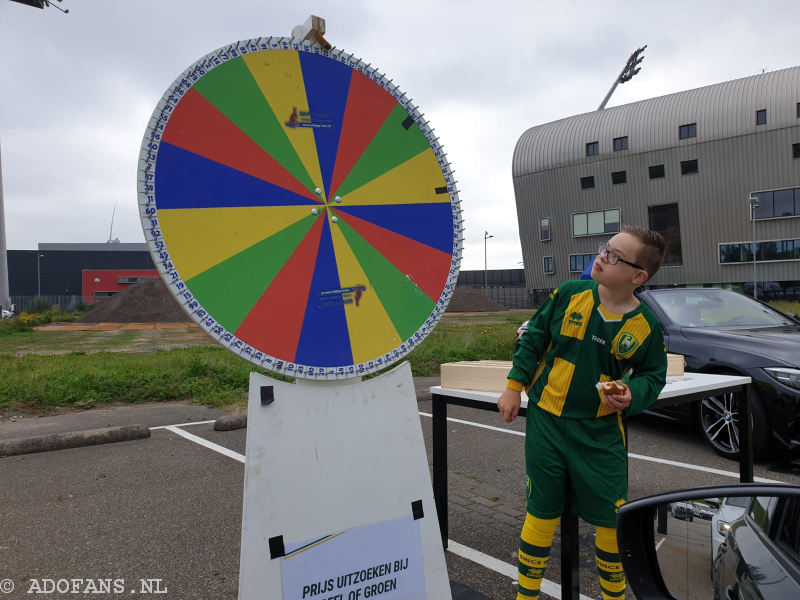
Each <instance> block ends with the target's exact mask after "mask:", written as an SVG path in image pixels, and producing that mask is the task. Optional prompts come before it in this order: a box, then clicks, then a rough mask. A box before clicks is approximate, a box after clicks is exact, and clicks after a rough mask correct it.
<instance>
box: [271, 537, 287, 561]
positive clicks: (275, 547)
mask: <svg viewBox="0 0 800 600" xmlns="http://www.w3.org/2000/svg"><path fill="white" fill-rule="evenodd" d="M285 555H286V549H285V548H284V547H283V536H282V535H276V536H275V537H271V538H269V557H270V558H280V557H281V556H285Z"/></svg>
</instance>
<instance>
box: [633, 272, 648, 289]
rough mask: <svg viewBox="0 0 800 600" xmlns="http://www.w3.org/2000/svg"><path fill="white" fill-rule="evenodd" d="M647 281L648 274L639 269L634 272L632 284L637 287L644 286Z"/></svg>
mask: <svg viewBox="0 0 800 600" xmlns="http://www.w3.org/2000/svg"><path fill="white" fill-rule="evenodd" d="M648 279H650V274H649V273H648V272H647V271H645V270H644V269H639V270H638V271H636V275H634V276H633V283H635V284H636V285H637V286H639V285H644V282H645V281H647V280H648Z"/></svg>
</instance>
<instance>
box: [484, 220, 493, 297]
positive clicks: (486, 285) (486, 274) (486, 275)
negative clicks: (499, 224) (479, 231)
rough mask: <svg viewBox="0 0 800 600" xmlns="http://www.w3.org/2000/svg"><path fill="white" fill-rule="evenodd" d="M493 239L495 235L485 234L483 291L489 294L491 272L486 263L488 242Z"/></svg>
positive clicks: (485, 232)
mask: <svg viewBox="0 0 800 600" xmlns="http://www.w3.org/2000/svg"><path fill="white" fill-rule="evenodd" d="M493 237H494V236H493V235H489V232H488V231H484V232H483V289H484V290H485V293H488V291H489V270H488V268H487V262H486V240H488V239H489V238H493Z"/></svg>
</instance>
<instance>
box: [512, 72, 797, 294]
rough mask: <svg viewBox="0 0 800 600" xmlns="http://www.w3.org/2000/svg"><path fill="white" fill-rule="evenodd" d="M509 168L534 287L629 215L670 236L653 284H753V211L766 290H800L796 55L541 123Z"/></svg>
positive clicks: (554, 278)
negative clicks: (782, 63)
mask: <svg viewBox="0 0 800 600" xmlns="http://www.w3.org/2000/svg"><path fill="white" fill-rule="evenodd" d="M512 172H513V178H514V191H515V196H516V203H517V216H518V219H519V232H520V241H521V245H522V255H523V259H524V264H525V279H526V282H527V287H528V290H529V291H530V292H531V293H535V292H537V291H538V292H541V291H545V290H546V291H549V290H551V289H552V288H553V287H555V286H557V285H558V284H559V283H560V282H561V281H563V280H565V279H570V278H572V279H577V278H578V277H579V275H580V274H581V272H582V271H583V270H584V268H585V267H586V266H587V265H588V264H590V263H591V261H592V260H593V259H594V257H595V256H596V253H597V247H598V245H599V244H600V243H601V242H603V241H605V240H607V239H608V238H609V237H611V236H613V235H614V233H615V232H618V231H619V230H620V229H621V227H622V226H623V225H625V224H631V225H641V226H645V227H649V228H651V229H655V230H657V231H660V232H661V233H662V234H663V235H664V236H665V237H666V238H667V240H668V242H669V250H668V253H667V256H666V260H665V261H664V266H663V268H662V269H661V271H660V272H659V273H658V274H657V275H656V276H655V277H654V278H653V279H652V280H651V282H650V284H651V285H652V286H654V287H663V286H709V285H721V286H725V287H731V288H733V289H738V290H740V291H744V292H745V293H752V290H753V264H754V263H753V253H752V250H751V243H752V242H753V234H752V231H753V227H752V225H753V222H752V221H751V214H753V215H754V217H755V241H756V244H755V250H756V263H755V264H756V278H757V281H758V284H757V288H756V289H757V291H758V292H759V297H761V296H762V295H766V296H771V297H783V298H790V299H797V298H800V67H792V68H789V69H784V70H781V71H774V72H770V73H764V74H761V75H755V76H752V77H746V78H744V79H737V80H735V81H728V82H725V83H719V84H715V85H709V86H706V87H703V88H699V89H695V90H689V91H685V92H679V93H676V94H670V95H668V96H661V97H659V98H651V99H649V100H643V101H641V102H635V103H632V104H626V105H624V106H617V107H613V108H607V109H604V110H598V111H595V112H591V113H586V114H582V115H577V116H573V117H568V118H566V119H562V120H560V121H555V122H552V123H547V124H545V125H539V126H536V127H532V128H531V129H528V130H527V131H526V132H525V133H524V134H523V135H522V136H521V138H520V139H519V141H518V142H517V146H516V148H515V150H514V156H513V166H512ZM751 198H753V199H757V206H756V207H753V204H754V203H753V202H752V201H751ZM539 295H540V296H541V293H540V294H539Z"/></svg>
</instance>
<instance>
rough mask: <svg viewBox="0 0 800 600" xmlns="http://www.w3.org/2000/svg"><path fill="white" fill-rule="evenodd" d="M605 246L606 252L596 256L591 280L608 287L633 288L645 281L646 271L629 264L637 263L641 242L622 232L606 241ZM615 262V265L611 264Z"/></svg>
mask: <svg viewBox="0 0 800 600" xmlns="http://www.w3.org/2000/svg"><path fill="white" fill-rule="evenodd" d="M605 246H606V249H607V251H606V252H604V253H602V254H598V256H597V259H596V260H595V261H594V267H593V268H592V279H594V280H595V281H597V282H598V283H602V284H603V285H605V286H608V287H623V286H624V287H629V286H632V287H633V288H636V287H638V286H640V285H642V284H643V283H644V282H645V281H647V271H645V270H644V269H641V268H639V267H638V266H634V265H632V264H629V263H636V262H637V257H638V256H639V249H640V248H641V247H642V242H640V241H639V240H638V239H636V238H635V237H633V236H632V235H630V234H628V233H624V232H623V233H618V234H617V235H615V236H614V237H612V238H611V239H610V240H608V242H606V244H605ZM614 255H616V256H614ZM617 257H618V258H619V260H617ZM615 261H616V264H611V263H613V262H615Z"/></svg>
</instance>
